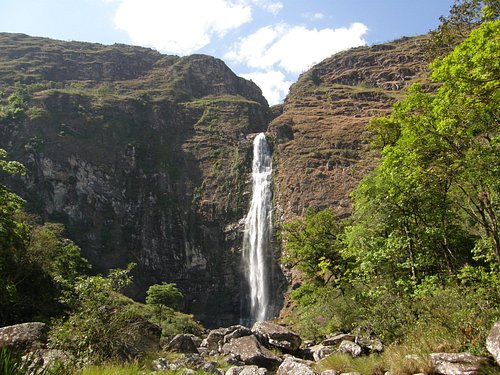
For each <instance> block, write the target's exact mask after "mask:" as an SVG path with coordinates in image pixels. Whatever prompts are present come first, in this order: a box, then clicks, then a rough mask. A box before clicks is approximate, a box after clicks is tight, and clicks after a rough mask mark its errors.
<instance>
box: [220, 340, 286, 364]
mask: <svg viewBox="0 0 500 375" xmlns="http://www.w3.org/2000/svg"><path fill="white" fill-rule="evenodd" d="M222 351H223V353H224V354H225V355H229V356H232V357H233V358H236V359H237V360H240V361H242V362H244V363H245V364H246V365H256V366H260V367H265V368H267V369H273V368H276V367H278V366H279V364H280V363H281V359H280V358H279V357H277V356H276V355H274V353H273V352H271V351H270V350H269V349H267V348H265V347H264V346H262V345H261V344H260V343H259V341H258V340H257V338H256V337H255V336H244V337H238V338H236V339H233V340H231V341H230V342H228V343H226V344H224V346H223V347H222Z"/></svg>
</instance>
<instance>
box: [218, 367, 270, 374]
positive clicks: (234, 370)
mask: <svg viewBox="0 0 500 375" xmlns="http://www.w3.org/2000/svg"><path fill="white" fill-rule="evenodd" d="M267 374H268V371H267V369H265V368H263V367H258V366H233V367H231V368H230V369H229V370H227V371H226V374H225V375H267Z"/></svg>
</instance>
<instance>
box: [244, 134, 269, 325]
mask: <svg viewBox="0 0 500 375" xmlns="http://www.w3.org/2000/svg"><path fill="white" fill-rule="evenodd" d="M272 170H273V169H272V161H271V152H270V150H269V145H268V144H267V141H266V136H265V135H264V133H260V134H259V135H257V137H255V140H254V142H253V165H252V201H251V204H250V209H249V211H248V214H247V217H246V220H245V233H244V237H243V265H244V269H245V277H246V280H247V283H248V290H249V295H250V296H249V297H250V298H249V302H250V306H249V312H248V313H249V316H248V317H246V319H245V321H246V322H247V323H248V324H249V325H250V324H253V323H254V322H256V321H262V320H266V319H268V318H270V316H269V315H270V309H269V302H270V301H269V299H270V298H269V295H270V290H269V289H270V288H269V286H270V280H269V268H270V261H271V257H270V254H269V251H270V239H271V232H272V228H271V226H272V223H271V219H272V218H271V216H272V199H271V198H272V194H271V174H272Z"/></svg>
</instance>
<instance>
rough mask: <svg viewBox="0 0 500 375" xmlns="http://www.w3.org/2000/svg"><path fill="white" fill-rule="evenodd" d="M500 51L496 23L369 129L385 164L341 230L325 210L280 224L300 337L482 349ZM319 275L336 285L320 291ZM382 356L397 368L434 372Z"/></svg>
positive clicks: (496, 251)
mask: <svg viewBox="0 0 500 375" xmlns="http://www.w3.org/2000/svg"><path fill="white" fill-rule="evenodd" d="M499 55H500V21H494V22H488V23H484V24H482V25H481V26H479V27H476V28H475V29H474V30H473V31H472V32H471V33H470V36H469V37H468V38H467V39H465V40H464V41H463V42H462V43H461V44H460V45H458V46H457V47H456V48H455V49H454V50H453V52H451V53H450V54H449V55H448V56H446V57H443V58H441V59H438V60H436V61H435V62H434V63H433V64H432V70H433V71H432V79H433V80H434V81H435V82H436V83H437V84H438V88H437V90H436V91H435V92H433V93H429V92H427V91H426V90H425V89H424V88H423V87H421V86H419V85H415V86H413V87H412V88H411V90H410V91H409V92H408V96H407V98H406V99H405V100H403V101H401V102H399V103H397V104H396V105H395V106H394V110H393V112H392V114H391V115H390V116H389V117H386V118H380V119H376V120H374V121H373V122H372V123H371V125H370V130H371V131H372V132H373V134H374V148H375V149H377V150H379V151H380V152H381V161H380V165H379V167H378V168H376V169H375V170H374V171H373V172H372V173H371V174H369V175H368V176H366V178H365V179H363V181H362V182H361V183H360V184H359V186H358V188H357V189H356V190H355V191H354V192H353V195H352V197H353V201H354V213H353V216H352V222H351V223H350V225H347V226H345V228H344V233H342V226H341V225H340V224H339V223H338V222H336V220H335V219H334V218H332V219H331V220H318V219H319V218H323V219H324V218H325V217H326V218H330V214H329V213H325V214H324V215H319V213H315V214H314V215H313V214H311V213H309V216H308V217H306V218H305V219H304V220H296V221H293V222H292V223H290V224H288V225H285V226H284V236H283V237H284V239H285V250H286V251H287V258H286V259H287V261H288V264H289V265H291V266H295V267H296V268H298V269H300V270H302V271H303V272H304V274H305V280H304V282H302V284H301V286H300V287H298V288H296V289H295V290H293V291H292V293H291V294H292V298H293V299H294V300H295V301H296V303H297V305H296V307H295V310H294V312H293V315H292V318H291V319H290V324H292V325H293V326H294V328H295V329H296V330H297V331H299V332H300V333H303V334H305V336H307V337H318V336H324V335H326V334H327V333H329V332H333V331H336V330H343V331H352V329H353V328H355V327H360V328H363V329H367V330H370V331H372V332H374V333H376V334H377V335H378V336H379V337H380V338H381V339H382V340H383V341H384V342H385V343H386V344H388V343H394V345H395V346H394V348H397V349H394V353H395V352H397V351H398V350H399V351H401V350H403V349H402V348H406V349H404V350H408V352H407V353H406V354H410V353H411V350H414V351H415V353H417V354H418V353H419V352H418V351H417V349H418V346H421V351H428V352H430V351H436V350H453V351H469V352H472V353H474V354H479V355H484V354H485V348H484V343H485V340H486V335H487V333H488V330H489V328H490V327H491V325H492V324H493V323H494V322H495V321H496V320H498V317H499V316H500V300H499V296H500V284H499V281H498V280H500V277H499V270H500V247H499V244H500V242H499V232H498V230H499V227H498V222H499V216H500V199H499V198H500V183H499V182H500V180H499V176H500V170H499V166H500V134H499V130H500V126H499V120H498V119H499V118H500V112H499V111H500V90H499V89H500V61H499V60H498V56H499ZM325 264H326V266H325ZM331 265H337V266H338V267H337V268H336V269H332V268H331ZM324 269H327V270H330V272H331V273H332V274H334V276H335V277H334V280H335V281H337V280H339V281H341V282H333V283H331V282H329V283H327V284H326V285H325V284H324V279H322V278H321V277H318V276H321V275H322V271H323V270H324ZM464 295H467V296H468V298H463V296H464ZM427 354H428V353H427ZM387 358H388V359H387V361H389V362H393V364H389V363H387V364H386V365H385V368H386V369H387V368H390V369H391V372H395V373H412V371H413V372H417V371H424V372H425V371H427V369H428V364H427V363H424V362H425V361H424V362H421V363H416V364H415V363H413V364H408V363H402V362H400V363H396V361H395V359H394V358H395V357H392V358H389V357H387Z"/></svg>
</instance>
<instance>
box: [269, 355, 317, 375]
mask: <svg viewBox="0 0 500 375" xmlns="http://www.w3.org/2000/svg"><path fill="white" fill-rule="evenodd" d="M311 365H312V363H311V362H308V361H304V360H302V359H298V358H295V357H290V356H289V357H286V358H285V360H284V361H283V363H282V364H281V365H280V367H279V368H278V371H277V372H276V375H318V373H317V372H316V371H314V370H313V369H312V368H311Z"/></svg>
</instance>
